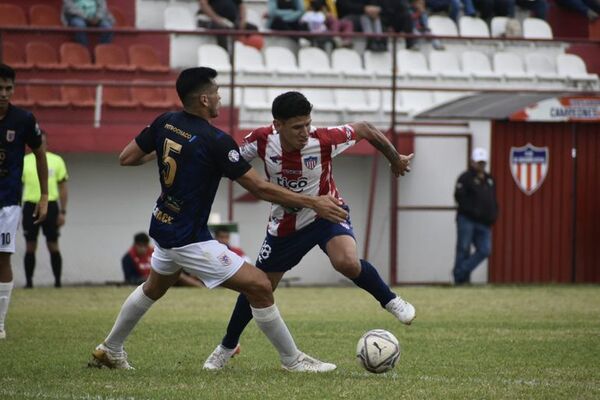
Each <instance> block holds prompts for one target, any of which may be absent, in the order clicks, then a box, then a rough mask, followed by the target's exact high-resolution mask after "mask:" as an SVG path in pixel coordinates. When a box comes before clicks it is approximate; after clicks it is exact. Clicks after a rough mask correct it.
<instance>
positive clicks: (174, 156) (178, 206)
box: [90, 67, 347, 372]
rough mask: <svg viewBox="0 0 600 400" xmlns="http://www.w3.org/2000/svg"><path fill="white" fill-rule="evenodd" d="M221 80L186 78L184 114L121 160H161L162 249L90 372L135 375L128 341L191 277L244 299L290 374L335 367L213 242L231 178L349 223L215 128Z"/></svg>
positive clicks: (164, 120)
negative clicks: (212, 221)
mask: <svg viewBox="0 0 600 400" xmlns="http://www.w3.org/2000/svg"><path fill="white" fill-rule="evenodd" d="M216 75H217V73H216V71H215V70H213V69H211V68H203V67H197V68H190V69H186V70H184V71H182V72H181V74H180V75H179V77H178V78H177V83H176V87H177V93H178V95H179V97H180V99H181V101H182V103H183V105H184V110H183V111H180V112H168V113H165V114H162V115H161V116H159V117H158V118H157V119H156V120H154V122H153V123H152V124H151V125H150V126H149V127H147V128H145V129H144V130H143V131H142V132H141V133H140V134H139V135H138V136H137V137H136V138H135V139H134V140H132V141H131V142H130V143H129V144H128V145H127V146H126V147H125V149H124V150H123V152H122V153H121V155H120V162H121V164H122V165H141V164H143V163H145V162H147V161H150V160H152V159H153V158H156V159H157V164H158V168H159V175H160V183H161V189H162V192H161V194H160V196H159V198H158V200H157V201H156V205H155V207H154V211H153V213H152V218H151V223H150V236H151V237H152V238H153V239H154V241H155V244H156V246H155V250H154V253H153V255H152V261H151V264H152V270H151V271H150V276H149V277H148V280H147V281H146V282H145V283H143V284H142V285H140V286H139V287H138V288H136V289H135V290H134V291H133V293H132V294H131V295H130V296H129V297H128V298H127V300H126V301H125V303H124V304H123V306H122V308H121V312H120V313H119V315H118V317H117V320H116V322H115V324H114V326H113V328H112V330H111V332H110V334H109V335H108V336H107V338H106V339H105V341H104V342H103V343H102V344H100V345H98V346H97V347H96V349H95V350H94V352H93V358H92V361H90V366H97V367H102V366H106V367H109V368H118V369H130V368H131V366H130V365H129V363H128V361H127V354H126V353H125V351H124V350H123V343H124V342H125V339H126V338H127V336H128V335H129V334H130V333H131V331H132V330H133V328H134V327H135V325H136V324H137V322H138V321H139V320H140V319H141V318H142V316H143V315H144V313H145V312H146V311H147V310H148V309H149V308H150V306H151V305H152V304H153V303H154V302H155V301H156V300H158V299H159V298H161V297H162V296H163V295H164V294H165V293H166V291H167V290H168V289H169V287H170V286H172V285H173V284H174V283H175V282H176V281H177V279H178V277H179V274H180V273H181V271H182V269H183V270H185V271H186V272H188V273H191V274H194V275H196V276H198V277H199V278H200V279H201V280H202V281H203V282H204V284H205V285H206V287H208V288H213V287H216V286H219V285H220V286H224V287H226V288H229V289H233V290H236V291H238V292H240V293H244V294H245V296H246V297H247V298H248V301H249V303H250V305H251V310H252V311H251V312H252V315H253V317H254V319H255V320H256V323H257V325H258V327H259V328H260V329H261V330H262V331H263V333H264V334H265V335H266V336H267V337H268V339H269V340H270V341H271V343H272V344H273V345H274V346H275V348H276V349H277V351H278V352H279V355H280V358H281V364H282V367H283V368H284V369H286V370H288V371H293V372H305V371H308V372H326V371H331V370H333V369H335V365H333V364H329V363H324V362H321V361H319V360H317V359H314V358H312V357H310V356H308V355H306V354H304V353H302V352H301V351H299V350H298V348H297V347H296V345H295V343H294V340H293V338H292V336H291V334H290V332H289V330H288V329H287V327H286V325H285V323H284V321H283V319H282V318H281V316H280V315H279V311H278V309H277V306H276V305H275V304H274V300H273V292H272V287H271V283H270V282H269V280H268V278H267V276H266V275H265V274H264V272H262V271H260V270H259V269H258V268H256V267H254V266H253V265H251V264H248V263H246V262H244V260H243V259H242V258H241V257H239V256H238V255H237V254H235V253H233V252H232V251H230V250H229V249H227V247H226V246H225V245H223V244H221V243H219V242H217V241H216V240H213V238H212V236H211V234H210V232H209V230H208V228H207V226H206V224H207V221H208V216H209V213H210V209H211V206H212V203H213V201H214V197H215V193H216V191H217V188H218V185H219V181H220V180H221V177H222V176H223V175H224V176H226V177H228V178H229V179H232V180H235V181H237V182H238V183H239V184H241V185H242V186H243V187H244V188H246V189H247V190H248V191H250V192H251V193H253V194H254V195H255V196H257V197H258V198H261V199H264V200H267V201H272V202H276V203H280V204H282V205H285V206H286V207H292V208H304V207H308V208H311V209H314V210H315V211H316V212H317V214H319V215H320V216H321V217H323V218H326V219H329V220H331V221H335V222H341V221H343V220H344V219H345V218H346V217H347V213H346V211H344V210H343V209H342V208H341V207H340V206H339V202H338V201H336V200H335V199H334V198H333V197H331V196H320V197H311V196H304V195H298V194H296V193H293V192H292V191H289V190H286V189H283V188H281V187H279V186H277V185H273V184H270V183H268V182H265V181H264V180H263V179H262V177H261V176H260V175H259V174H258V173H257V172H256V171H255V170H254V169H252V168H251V167H250V165H249V164H248V163H247V162H246V161H245V160H244V159H243V158H242V157H240V153H239V148H238V146H237V144H236V143H235V141H234V140H233V139H232V138H231V136H229V135H228V134H226V133H224V132H222V131H220V130H219V129H217V128H215V127H214V126H212V125H211V124H210V123H209V122H208V121H209V120H210V119H212V118H215V117H216V116H218V112H219V105H220V96H219V92H218V86H217V85H216V83H215V81H214V79H215V77H216Z"/></svg>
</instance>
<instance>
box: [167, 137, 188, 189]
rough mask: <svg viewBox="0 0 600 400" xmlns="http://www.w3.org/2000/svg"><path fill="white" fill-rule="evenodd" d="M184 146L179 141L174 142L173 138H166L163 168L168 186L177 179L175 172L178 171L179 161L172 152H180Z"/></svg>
mask: <svg viewBox="0 0 600 400" xmlns="http://www.w3.org/2000/svg"><path fill="white" fill-rule="evenodd" d="M182 147H183V146H182V145H181V144H179V143H176V142H174V141H173V140H171V139H165V144H164V146H163V157H162V163H163V167H164V168H163V170H162V178H163V181H164V183H165V186H166V187H170V186H171V185H172V184H173V181H175V174H176V173H177V161H175V159H174V158H173V157H171V154H173V155H175V154H180V153H181V148H182Z"/></svg>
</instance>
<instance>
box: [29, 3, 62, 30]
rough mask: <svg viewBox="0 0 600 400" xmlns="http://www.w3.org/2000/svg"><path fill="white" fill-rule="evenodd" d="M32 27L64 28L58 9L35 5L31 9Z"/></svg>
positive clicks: (30, 20) (30, 21)
mask: <svg viewBox="0 0 600 400" xmlns="http://www.w3.org/2000/svg"><path fill="white" fill-rule="evenodd" d="M29 24H30V25H31V26H62V21H61V20H60V13H59V12H58V9H56V8H54V7H52V6H49V5H46V4H34V5H32V6H31V7H29Z"/></svg>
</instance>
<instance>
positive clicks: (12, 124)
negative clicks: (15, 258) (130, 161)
mask: <svg viewBox="0 0 600 400" xmlns="http://www.w3.org/2000/svg"><path fill="white" fill-rule="evenodd" d="M14 90H15V71H14V70H13V69H12V68H11V67H9V66H8V65H6V64H0V339H4V338H6V331H5V329H4V319H5V317H6V312H7V311H8V303H9V302H10V295H11V292H12V288H13V275H12V268H11V265H10V257H11V255H12V254H13V253H14V252H15V238H16V233H17V227H18V226H19V219H20V216H21V196H22V190H23V183H22V181H21V175H22V174H23V157H24V156H25V146H26V145H27V146H29V148H30V149H31V150H32V151H33V153H34V154H35V160H36V168H37V173H38V178H39V182H40V189H41V198H40V201H39V203H38V205H37V208H36V209H35V210H34V215H35V216H36V220H35V223H36V224H39V223H40V222H42V221H44V219H45V218H46V213H47V210H48V165H47V164H46V152H45V150H44V146H43V145H42V136H41V132H40V128H39V127H38V124H37V122H36V121H35V117H34V116H33V114H32V113H30V112H29V111H26V110H23V109H20V108H17V107H15V106H13V105H11V104H10V98H11V96H12V95H13V93H14Z"/></svg>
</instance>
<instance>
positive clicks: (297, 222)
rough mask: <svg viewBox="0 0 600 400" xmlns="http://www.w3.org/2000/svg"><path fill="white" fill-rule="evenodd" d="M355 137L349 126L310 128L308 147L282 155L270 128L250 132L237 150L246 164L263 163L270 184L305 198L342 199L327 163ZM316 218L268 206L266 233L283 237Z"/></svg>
mask: <svg viewBox="0 0 600 400" xmlns="http://www.w3.org/2000/svg"><path fill="white" fill-rule="evenodd" d="M356 139H357V137H356V133H355V132H354V129H352V127H351V126H350V125H342V126H335V127H329V128H314V127H313V128H312V129H311V132H310V135H309V139H308V143H306V145H305V146H304V148H302V150H299V151H298V150H296V151H292V152H287V151H283V149H282V148H281V141H280V137H279V133H278V132H277V131H276V130H275V128H274V127H273V126H267V127H263V128H258V129H255V130H254V131H252V132H250V134H248V135H247V136H246V137H245V139H244V143H243V144H242V146H241V148H240V153H241V154H242V157H244V159H245V160H246V161H251V160H253V159H254V158H256V157H260V158H261V159H262V160H263V163H264V166H265V173H266V174H267V178H268V180H269V181H270V182H271V183H274V184H276V185H279V186H283V187H285V188H287V189H290V190H292V191H294V192H297V193H302V194H305V195H308V196H320V195H326V194H331V195H332V196H335V197H336V198H338V199H342V198H341V196H340V193H339V192H338V190H337V187H336V186H335V182H334V181H333V171H332V166H331V159H332V158H333V157H335V156H337V155H338V154H340V153H341V152H343V151H344V150H346V149H347V148H349V147H350V146H353V145H354V144H355V143H356ZM316 217H317V214H316V213H315V212H314V211H313V210H312V209H309V208H305V209H300V210H290V209H288V208H286V207H283V206H281V205H279V204H275V203H273V204H271V215H270V217H269V225H268V228H267V229H268V231H269V233H270V234H271V235H273V236H286V235H289V234H291V233H293V232H296V231H297V230H299V229H301V228H303V227H305V226H306V225H308V224H310V223H311V222H313V221H314V220H315V218H316Z"/></svg>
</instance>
